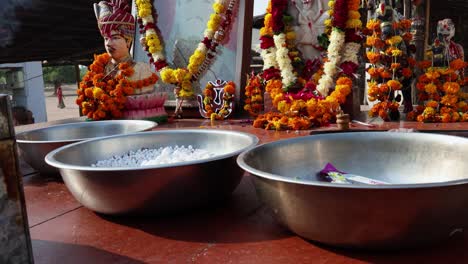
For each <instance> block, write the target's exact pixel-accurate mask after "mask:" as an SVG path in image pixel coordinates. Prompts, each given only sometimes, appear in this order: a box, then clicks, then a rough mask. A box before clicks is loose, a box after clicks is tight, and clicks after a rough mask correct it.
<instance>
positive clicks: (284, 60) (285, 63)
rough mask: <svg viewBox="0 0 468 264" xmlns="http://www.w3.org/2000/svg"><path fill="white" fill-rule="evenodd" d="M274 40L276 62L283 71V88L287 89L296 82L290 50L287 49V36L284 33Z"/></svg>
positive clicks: (275, 36) (274, 37)
mask: <svg viewBox="0 0 468 264" xmlns="http://www.w3.org/2000/svg"><path fill="white" fill-rule="evenodd" d="M273 40H274V42H275V47H276V60H277V61H278V66H279V69H280V71H281V77H282V80H281V81H282V83H283V88H287V87H289V86H290V85H293V84H294V83H295V82H296V76H295V75H294V72H293V71H294V69H293V66H292V63H291V59H290V58H289V50H288V48H287V47H286V35H285V34H284V33H281V34H278V35H274V36H273Z"/></svg>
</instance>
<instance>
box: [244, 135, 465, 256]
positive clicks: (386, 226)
mask: <svg viewBox="0 0 468 264" xmlns="http://www.w3.org/2000/svg"><path fill="white" fill-rule="evenodd" d="M467 156H468V139H466V138H462V137H454V136H445V135H435V134H423V133H389V132H362V133H339V134H324V135H313V136H307V137H301V138H293V139H287V140H282V141H277V142H272V143H268V144H264V145H260V146H257V147H255V148H253V149H250V150H248V151H246V152H244V153H242V154H241V155H239V157H238V159H237V162H238V164H239V166H240V167H241V168H243V169H244V170H246V171H248V172H249V173H251V174H252V175H254V177H253V179H254V183H255V186H256V190H257V193H258V195H259V197H260V199H261V200H263V201H264V202H265V203H266V204H267V205H268V206H269V207H270V208H271V209H272V212H273V214H274V215H275V217H276V218H277V219H278V220H279V221H280V222H281V223H283V224H284V225H285V226H287V227H288V228H289V229H290V230H291V231H293V232H295V233H297V234H298V235H300V236H303V237H305V238H307V239H310V240H315V241H319V242H322V243H325V244H330V245H334V246H339V247H351V248H366V249H392V248H403V247H414V246H420V245H424V244H429V243H435V242H437V241H441V240H443V239H445V238H449V237H450V236H451V235H453V234H454V233H457V232H458V231H461V230H463V228H465V227H466V226H467V224H468V217H467V216H468V215H467V212H468V162H467V158H466V157H467ZM328 162H330V163H332V164H333V165H334V166H335V167H336V168H337V169H339V170H342V171H345V172H347V173H352V174H357V175H361V176H364V177H369V178H373V179H377V180H381V181H385V182H388V183H390V185H356V184H352V185H348V184H339V183H329V182H325V181H323V180H322V179H321V178H320V177H318V176H317V173H318V172H319V171H320V170H321V169H323V168H324V166H325V165H326V164H327V163H328Z"/></svg>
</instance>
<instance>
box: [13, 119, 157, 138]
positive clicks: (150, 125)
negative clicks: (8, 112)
mask: <svg viewBox="0 0 468 264" xmlns="http://www.w3.org/2000/svg"><path fill="white" fill-rule="evenodd" d="M119 123H123V124H126V123H141V124H146V125H147V127H146V128H144V129H143V130H139V131H134V132H132V133H139V132H142V131H147V130H151V129H153V128H155V127H157V126H158V123H156V122H154V121H150V120H136V119H135V120H133V119H121V120H99V121H78V122H71V123H65V124H57V125H52V126H47V127H41V128H35V129H31V130H26V131H22V132H19V133H17V134H16V135H15V136H16V142H18V143H23V144H49V143H68V142H77V141H84V140H89V139H94V138H95V137H87V138H74V139H61V140H29V139H21V138H20V137H22V136H24V135H26V134H29V133H35V132H39V131H45V130H50V129H54V128H60V127H74V126H77V127H81V126H98V125H103V124H104V125H105V124H119ZM116 135H121V134H116ZM109 136H114V135H109Z"/></svg>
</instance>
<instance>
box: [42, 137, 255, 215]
mask: <svg viewBox="0 0 468 264" xmlns="http://www.w3.org/2000/svg"><path fill="white" fill-rule="evenodd" d="M257 143H258V138H257V137H256V136H254V135H251V134H247V133H241V132H232V131H224V130H207V129H196V130H193V129H192V130H189V129H187V130H184V129H182V130H163V131H151V132H144V133H138V134H129V135H120V136H112V137H104V138H99V139H93V140H89V141H84V142H79V143H75V144H71V145H67V146H64V147H61V148H59V149H57V150H55V151H52V152H51V153H50V154H48V155H47V156H46V162H47V163H48V164H50V165H52V166H54V167H56V168H58V169H59V170H60V173H61V175H62V178H63V180H64V182H65V184H66V185H67V187H68V189H69V190H70V191H71V193H72V194H73V195H74V197H75V198H76V199H77V200H78V201H79V202H81V203H82V204H83V205H84V206H86V207H87V208H89V209H91V210H94V211H96V212H100V213H105V214H125V213H165V212H180V211H182V210H184V209H189V208H194V207H197V206H201V205H206V204H208V203H210V202H212V201H216V200H221V199H223V198H225V197H227V196H229V195H230V194H231V192H232V191H233V190H234V189H235V188H236V186H237V185H238V184H239V182H240V180H241V179H242V175H243V171H242V170H241V169H240V168H239V167H238V166H237V164H236V157H237V155H238V154H239V153H241V152H242V151H244V150H246V149H248V148H251V147H253V146H255V145H256V144H257ZM176 145H178V146H186V147H187V146H189V145H192V146H193V148H196V149H203V150H206V151H209V152H211V153H213V154H214V156H213V157H210V158H205V159H200V160H193V161H184V162H176V163H171V164H163V165H151V166H144V167H120V168H116V167H107V168H106V167H92V166H91V164H94V163H96V161H98V160H104V159H108V158H110V157H112V156H115V155H119V156H120V155H122V154H125V153H127V152H128V151H131V150H134V151H135V150H138V149H140V148H160V147H168V146H176Z"/></svg>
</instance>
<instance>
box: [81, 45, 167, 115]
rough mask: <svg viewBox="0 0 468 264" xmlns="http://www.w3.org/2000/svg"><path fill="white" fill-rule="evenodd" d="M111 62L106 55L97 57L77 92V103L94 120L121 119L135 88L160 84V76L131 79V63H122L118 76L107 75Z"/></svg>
mask: <svg viewBox="0 0 468 264" xmlns="http://www.w3.org/2000/svg"><path fill="white" fill-rule="evenodd" d="M110 60H111V57H110V55H109V54H107V53H104V54H101V55H97V56H96V55H95V57H94V62H93V63H92V64H91V65H90V66H89V71H88V72H87V73H86V75H85V76H84V77H83V80H82V81H81V82H80V88H79V89H77V91H76V93H77V95H78V98H77V99H76V101H75V103H76V104H77V105H79V106H81V108H82V112H83V114H84V115H86V116H87V117H88V118H90V119H93V120H102V119H111V118H121V117H122V110H123V109H124V108H125V102H126V100H127V99H126V96H127V95H132V94H133V92H134V90H135V89H141V88H142V87H145V86H149V85H153V84H155V83H156V82H157V81H158V76H157V75H156V74H154V73H153V74H152V75H151V76H149V77H148V78H146V79H143V80H138V81H130V80H128V78H129V77H131V76H132V75H133V73H134V70H133V68H132V67H131V65H130V64H129V63H128V62H124V63H120V64H119V66H118V67H119V73H118V74H117V75H116V76H115V77H111V76H109V75H107V76H106V75H105V67H106V65H107V64H108V63H109V62H110Z"/></svg>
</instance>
